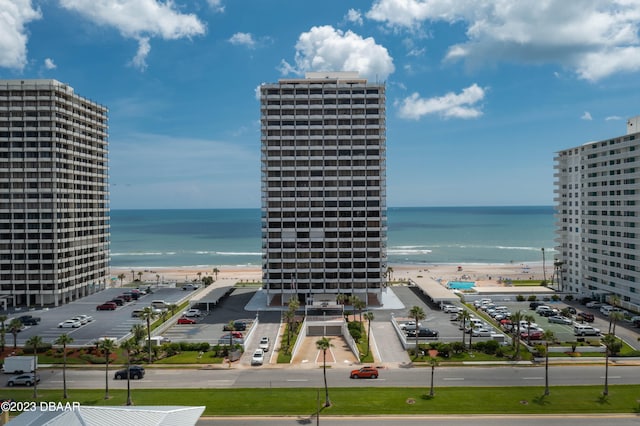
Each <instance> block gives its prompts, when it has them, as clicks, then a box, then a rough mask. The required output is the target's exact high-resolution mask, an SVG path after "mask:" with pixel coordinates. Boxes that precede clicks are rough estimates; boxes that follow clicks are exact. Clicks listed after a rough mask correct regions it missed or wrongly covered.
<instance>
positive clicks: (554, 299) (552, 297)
mask: <svg viewBox="0 0 640 426" xmlns="http://www.w3.org/2000/svg"><path fill="white" fill-rule="evenodd" d="M551 300H553V301H554V302H557V301H559V300H560V296H558V295H557V294H554V295H553V296H551Z"/></svg>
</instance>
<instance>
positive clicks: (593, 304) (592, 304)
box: [585, 300, 602, 308]
mask: <svg viewBox="0 0 640 426" xmlns="http://www.w3.org/2000/svg"><path fill="white" fill-rule="evenodd" d="M585 306H586V307H587V308H600V307H601V306H602V302H598V301H597V300H592V301H591V302H587V304H586V305H585Z"/></svg>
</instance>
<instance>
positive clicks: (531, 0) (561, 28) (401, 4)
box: [366, 0, 640, 81]
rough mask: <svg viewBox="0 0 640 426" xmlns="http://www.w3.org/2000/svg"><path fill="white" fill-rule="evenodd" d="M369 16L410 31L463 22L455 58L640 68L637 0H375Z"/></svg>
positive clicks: (586, 72)
mask: <svg viewBox="0 0 640 426" xmlns="http://www.w3.org/2000/svg"><path fill="white" fill-rule="evenodd" d="M366 15H367V17H368V18H370V19H373V20H376V21H379V22H384V23H386V24H387V25H388V26H390V27H393V28H395V29H402V28H404V29H408V30H410V31H417V30H418V29H419V28H420V27H421V25H423V24H424V23H434V22H440V21H442V22H447V23H450V24H454V23H464V25H466V36H467V40H466V41H465V42H463V43H460V44H456V45H452V46H450V48H449V52H448V54H447V55H446V59H449V60H459V59H464V60H466V61H468V62H469V63H485V62H486V63H493V62H495V61H509V62H522V63H535V64H540V63H557V64H561V65H562V66H564V67H567V68H569V69H571V70H573V71H574V72H575V73H576V74H577V75H578V76H579V77H580V78H583V79H587V80H592V81H593V80H599V79H602V78H605V77H607V76H609V75H612V74H615V73H619V72H636V71H640V37H639V35H638V32H639V29H640V1H638V0H589V1H582V2H576V1H566V0H546V1H539V0H456V1H455V2H453V1H451V0H376V1H375V3H374V4H373V6H372V7H371V10H370V11H369V12H367V14H366Z"/></svg>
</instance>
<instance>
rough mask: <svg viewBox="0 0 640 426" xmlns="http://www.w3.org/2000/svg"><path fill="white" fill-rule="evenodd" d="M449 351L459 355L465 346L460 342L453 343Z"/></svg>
mask: <svg viewBox="0 0 640 426" xmlns="http://www.w3.org/2000/svg"><path fill="white" fill-rule="evenodd" d="M451 350H452V351H453V353H455V354H461V353H462V352H464V350H465V345H464V343H462V342H453V343H451Z"/></svg>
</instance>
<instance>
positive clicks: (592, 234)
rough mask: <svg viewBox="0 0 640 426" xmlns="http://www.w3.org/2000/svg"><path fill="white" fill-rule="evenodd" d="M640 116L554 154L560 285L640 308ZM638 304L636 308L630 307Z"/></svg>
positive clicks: (566, 288)
mask: <svg viewBox="0 0 640 426" xmlns="http://www.w3.org/2000/svg"><path fill="white" fill-rule="evenodd" d="M639 125H640V117H635V118H632V119H630V120H629V121H628V123H627V134H626V135H624V136H618V137H613V138H610V139H605V140H602V141H599V142H589V143H586V144H584V145H581V146H578V147H575V148H570V149H565V150H563V151H560V152H558V153H557V155H556V157H555V163H556V165H555V169H556V175H555V176H556V191H555V192H556V198H555V202H556V218H557V225H556V235H557V238H556V243H557V247H556V251H557V255H556V261H555V262H554V264H555V269H556V271H557V274H556V277H558V279H559V283H560V289H561V290H565V291H568V292H572V293H578V294H579V295H581V296H586V297H594V298H598V299H603V300H604V299H609V301H611V300H610V299H611V296H615V298H617V299H618V300H619V301H620V302H621V305H623V306H626V307H628V308H631V307H635V309H636V310H639V309H640V251H638V249H640V198H639V196H640V129H639V128H638V127H639ZM631 305H634V306H631Z"/></svg>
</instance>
